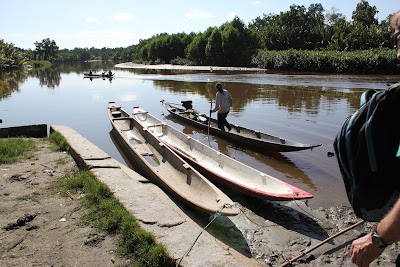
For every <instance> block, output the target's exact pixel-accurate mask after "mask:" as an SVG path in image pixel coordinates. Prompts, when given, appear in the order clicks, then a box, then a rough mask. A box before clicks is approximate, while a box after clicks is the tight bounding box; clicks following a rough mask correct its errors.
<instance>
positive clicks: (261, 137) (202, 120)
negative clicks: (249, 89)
mask: <svg viewBox="0 0 400 267" xmlns="http://www.w3.org/2000/svg"><path fill="white" fill-rule="evenodd" d="M182 102H185V101H182ZM161 103H162V105H163V106H164V107H165V108H166V109H167V110H168V112H169V114H171V115H172V116H173V117H174V118H177V119H179V120H180V121H183V122H184V123H187V124H189V125H192V126H194V127H197V128H200V129H202V130H204V131H206V132H207V131H209V132H210V134H215V135H218V136H220V137H222V138H224V139H226V140H228V141H231V142H234V143H237V144H241V145H244V146H247V147H251V148H253V149H256V150H261V151H275V152H291V151H300V150H306V149H312V148H314V147H318V146H321V145H322V144H314V145H309V144H303V143H299V142H296V141H291V140H288V139H284V138H280V137H276V136H273V135H270V134H267V133H262V132H258V131H255V130H251V129H247V128H244V127H241V126H238V125H233V124H231V126H232V129H231V130H230V131H222V130H220V129H219V128H218V121H217V120H216V119H213V118H211V119H210V118H209V117H208V116H206V115H205V114H203V113H200V112H198V111H196V110H195V109H186V108H184V107H179V106H177V105H176V104H171V103H168V102H165V101H164V100H162V101H161ZM209 123H210V125H208V124H209Z"/></svg>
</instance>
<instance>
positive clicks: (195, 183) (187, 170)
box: [108, 102, 239, 216]
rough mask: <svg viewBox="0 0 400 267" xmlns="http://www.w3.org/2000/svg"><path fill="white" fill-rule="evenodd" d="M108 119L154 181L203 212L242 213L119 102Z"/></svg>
mask: <svg viewBox="0 0 400 267" xmlns="http://www.w3.org/2000/svg"><path fill="white" fill-rule="evenodd" d="M108 116H109V119H110V122H111V124H112V126H113V133H115V136H116V139H117V140H118V142H119V143H120V144H121V146H122V147H123V148H124V150H125V151H126V152H127V154H128V155H129V156H130V158H131V159H132V160H133V161H134V162H135V163H136V165H138V167H139V168H140V169H141V170H142V172H143V174H144V175H145V177H147V178H148V179H149V180H150V181H152V182H153V183H155V184H157V185H158V186H160V187H161V188H162V189H164V190H165V191H166V192H168V193H170V194H171V195H173V196H174V197H176V198H177V199H178V200H180V201H181V202H182V203H184V204H186V205H188V206H191V207H193V208H195V209H198V210H200V211H202V212H206V213H209V214H213V213H216V212H219V213H221V214H223V215H227V216H233V215H237V214H239V209H238V208H236V207H234V203H233V201H232V200H231V199H230V198H229V197H228V196H227V195H225V194H224V193H223V192H222V191H221V190H220V189H219V188H218V187H216V186H215V185H214V184H213V183H211V182H210V181H209V180H207V179H206V178H205V177H204V176H203V175H201V174H200V173H199V172H198V171H197V170H196V169H194V168H193V167H192V166H191V165H190V164H189V163H187V162H186V161H184V160H183V159H182V158H181V157H180V156H179V155H178V154H176V153H175V152H174V151H173V150H172V149H171V148H169V147H168V146H167V145H165V144H164V143H163V142H162V141H160V140H159V139H158V138H156V137H155V136H154V135H153V134H152V132H151V131H150V130H149V129H150V128H151V127H149V128H148V127H146V128H143V126H142V125H141V124H139V123H138V121H137V120H135V119H133V118H132V117H131V116H130V115H129V114H128V113H127V112H126V111H124V110H123V109H121V107H119V106H117V105H116V104H115V102H109V103H108Z"/></svg>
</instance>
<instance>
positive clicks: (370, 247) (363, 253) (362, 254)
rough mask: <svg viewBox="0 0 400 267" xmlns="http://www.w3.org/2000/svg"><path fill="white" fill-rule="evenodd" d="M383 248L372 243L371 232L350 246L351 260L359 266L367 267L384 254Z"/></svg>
mask: <svg viewBox="0 0 400 267" xmlns="http://www.w3.org/2000/svg"><path fill="white" fill-rule="evenodd" d="M383 250H384V249H383V248H378V247H377V246H375V245H374V244H373V243H372V237H371V233H369V234H367V235H365V236H363V237H360V238H359V239H356V240H354V241H353V244H351V248H350V254H351V262H353V263H355V264H356V265H357V266H358V267H366V266H369V264H370V263H371V262H372V261H374V260H375V259H376V258H378V257H379V255H381V254H382V252H383Z"/></svg>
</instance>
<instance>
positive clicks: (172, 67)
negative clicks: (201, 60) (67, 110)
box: [114, 62, 266, 72]
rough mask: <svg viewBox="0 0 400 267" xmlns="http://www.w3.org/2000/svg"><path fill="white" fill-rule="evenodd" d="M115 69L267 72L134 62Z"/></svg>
mask: <svg viewBox="0 0 400 267" xmlns="http://www.w3.org/2000/svg"><path fill="white" fill-rule="evenodd" d="M114 67H115V68H121V69H123V68H126V69H152V70H192V71H210V72H213V71H256V72H265V71H266V70H265V69H260V68H244V67H218V66H184V65H172V64H158V65H156V64H155V65H145V64H136V63H132V62H125V63H120V64H117V65H115V66H114Z"/></svg>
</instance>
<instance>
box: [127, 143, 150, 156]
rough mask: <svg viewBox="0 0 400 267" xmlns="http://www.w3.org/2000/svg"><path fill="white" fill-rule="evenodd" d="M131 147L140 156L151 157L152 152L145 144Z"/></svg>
mask: <svg viewBox="0 0 400 267" xmlns="http://www.w3.org/2000/svg"><path fill="white" fill-rule="evenodd" d="M132 146H133V148H134V149H135V150H136V151H138V152H139V154H140V155H142V156H152V155H153V152H151V150H150V148H149V147H148V146H147V145H146V144H135V145H132Z"/></svg>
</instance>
